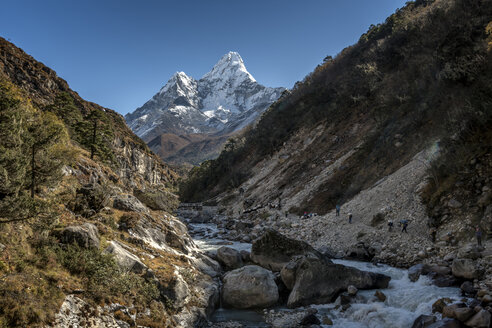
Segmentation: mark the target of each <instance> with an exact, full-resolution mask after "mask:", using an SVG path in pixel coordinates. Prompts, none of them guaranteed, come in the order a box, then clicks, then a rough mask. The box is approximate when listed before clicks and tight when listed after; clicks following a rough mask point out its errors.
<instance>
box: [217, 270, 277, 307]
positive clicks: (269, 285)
mask: <svg viewBox="0 0 492 328" xmlns="http://www.w3.org/2000/svg"><path fill="white" fill-rule="evenodd" d="M278 299H279V294H278V288H277V285H276V284H275V276H274V275H273V273H272V272H270V271H268V270H266V269H264V268H262V267H259V266H257V265H247V266H244V267H242V268H240V269H236V270H234V271H230V272H228V273H227V274H226V275H225V276H224V287H223V290H222V301H223V304H224V306H227V307H233V308H237V309H249V308H265V307H269V306H272V305H274V304H275V303H277V301H278Z"/></svg>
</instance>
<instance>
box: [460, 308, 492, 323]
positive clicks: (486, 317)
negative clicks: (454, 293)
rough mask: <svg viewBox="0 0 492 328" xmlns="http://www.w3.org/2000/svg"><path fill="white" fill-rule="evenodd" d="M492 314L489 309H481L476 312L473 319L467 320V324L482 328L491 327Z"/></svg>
mask: <svg viewBox="0 0 492 328" xmlns="http://www.w3.org/2000/svg"><path fill="white" fill-rule="evenodd" d="M490 321H491V314H490V312H489V311H487V310H483V309H482V310H480V311H479V312H478V313H476V314H475V315H474V316H473V317H471V319H469V320H468V321H466V322H465V324H466V325H467V326H469V327H477V328H478V327H480V328H488V327H490Z"/></svg>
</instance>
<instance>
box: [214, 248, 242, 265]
mask: <svg viewBox="0 0 492 328" xmlns="http://www.w3.org/2000/svg"><path fill="white" fill-rule="evenodd" d="M217 259H218V260H219V263H220V264H222V265H223V266H224V267H225V268H226V270H233V269H238V268H240V267H242V266H243V260H242V257H241V253H239V251H237V250H236V249H234V248H231V247H227V246H222V247H220V248H219V249H218V250H217Z"/></svg>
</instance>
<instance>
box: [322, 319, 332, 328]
mask: <svg viewBox="0 0 492 328" xmlns="http://www.w3.org/2000/svg"><path fill="white" fill-rule="evenodd" d="M321 323H322V324H323V325H327V326H332V325H333V321H332V320H331V319H330V318H328V317H323V320H321Z"/></svg>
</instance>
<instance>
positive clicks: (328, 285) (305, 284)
mask: <svg viewBox="0 0 492 328" xmlns="http://www.w3.org/2000/svg"><path fill="white" fill-rule="evenodd" d="M390 279H391V278H390V277H388V276H385V275H383V274H378V273H373V272H366V271H360V270H358V269H355V268H351V267H346V266H343V265H340V264H333V263H332V262H331V261H330V262H326V261H324V260H320V259H318V258H313V257H304V258H303V259H302V260H300V261H299V264H298V267H297V270H296V282H295V285H294V287H293V289H292V292H291V293H290V295H289V300H288V302H287V306H288V307H291V308H292V307H297V306H302V305H308V304H313V303H315V304H320V303H329V302H332V301H333V300H334V299H335V298H336V297H337V295H338V294H340V293H341V292H343V291H344V290H346V289H347V287H348V286H350V285H353V286H355V287H356V288H358V289H372V288H386V287H388V283H389V281H390Z"/></svg>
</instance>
